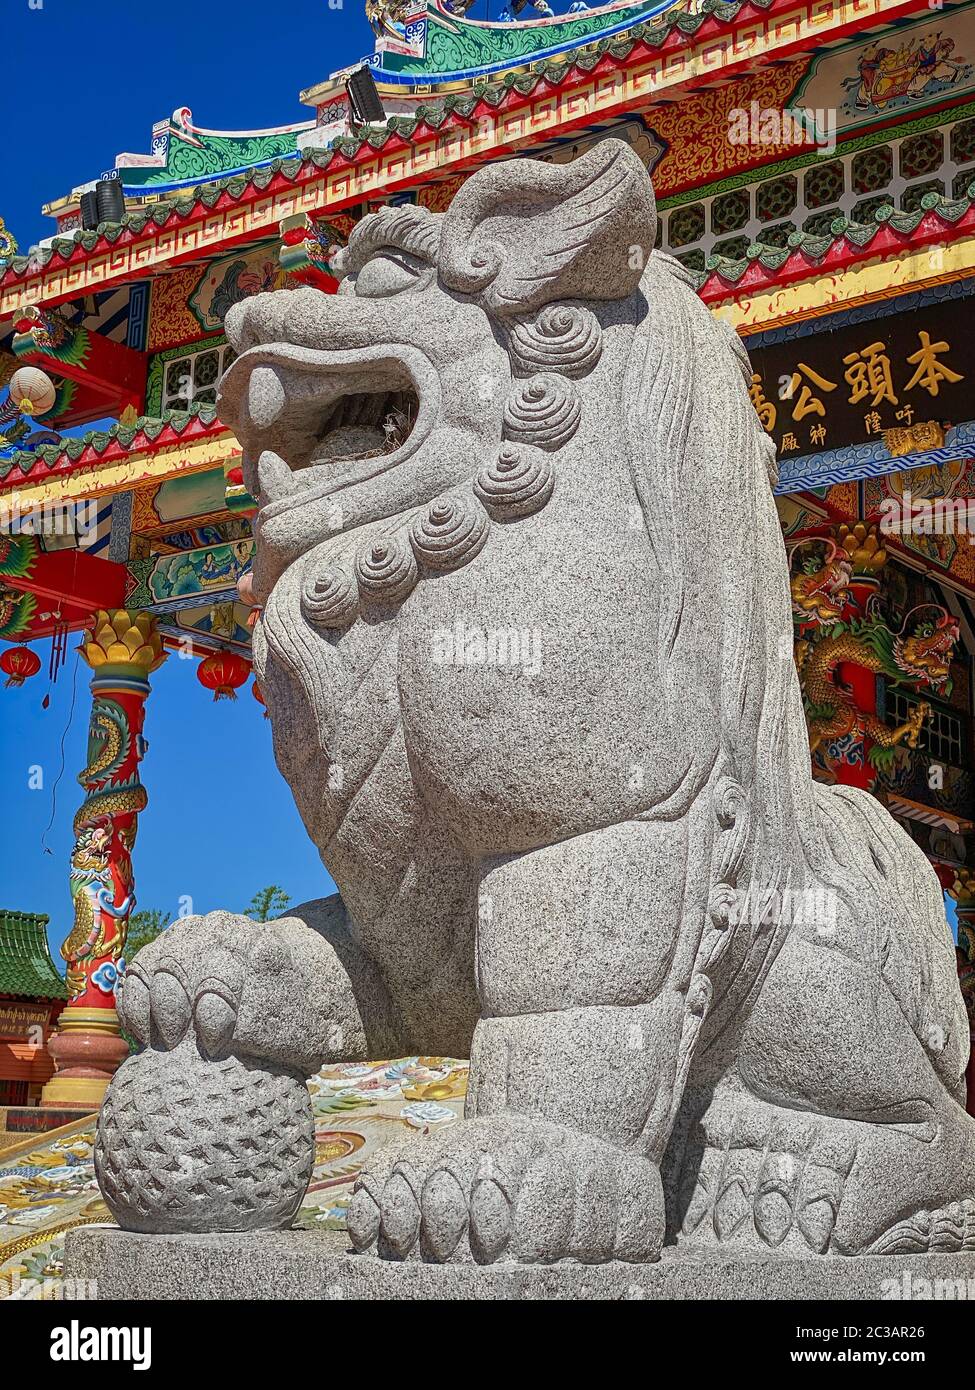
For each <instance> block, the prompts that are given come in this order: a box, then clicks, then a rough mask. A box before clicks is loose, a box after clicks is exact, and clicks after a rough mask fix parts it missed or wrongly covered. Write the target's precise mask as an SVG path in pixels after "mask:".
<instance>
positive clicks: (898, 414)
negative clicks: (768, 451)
mask: <svg viewBox="0 0 975 1390" xmlns="http://www.w3.org/2000/svg"><path fill="white" fill-rule="evenodd" d="M973 313H975V300H955V301H953V302H952V303H950V304H946V305H939V306H938V307H937V308H935V309H932V310H930V311H924V310H922V311H920V312H917V311H915V312H911V313H906V314H895V315H893V316H891V317H890V318H884V319H876V320H874V322H872V323H866V324H857V325H854V326H851V327H848V328H842V329H839V330H838V331H836V332H833V333H822V334H818V335H816V336H814V337H809V338H802V339H798V340H795V341H793V342H789V343H781V344H777V345H776V346H774V347H769V348H760V349H758V350H757V351H755V352H753V353H751V354H750V356H751V361H752V381H751V387H750V391H749V394H750V395H751V399H752V404H753V405H754V407H755V409H756V411H757V413H758V418H759V419H760V420H761V422H762V425H763V427H764V428H765V429H766V430H767V431H768V433H769V434H770V435H771V436H772V437H773V439H774V440H775V442H776V445H777V446H778V449H779V453H780V454H782V455H784V456H788V455H789V454H809V453H817V452H819V451H821V450H824V449H837V448H841V447H843V446H845V445H848V444H861V443H864V442H865V441H868V440H870V439H871V438H874V437H876V438H877V439H878V443H882V436H883V435H884V433H885V432H886V431H887V430H896V429H901V430H909V429H910V428H911V426H912V425H914V423H915V422H918V423H921V422H925V421H928V420H937V421H940V422H942V423H951V424H957V423H959V422H960V421H962V420H968V419H971V418H972V417H973V416H975V407H973V403H972V389H973V384H975V335H973V333H972V330H971V323H972V316H973Z"/></svg>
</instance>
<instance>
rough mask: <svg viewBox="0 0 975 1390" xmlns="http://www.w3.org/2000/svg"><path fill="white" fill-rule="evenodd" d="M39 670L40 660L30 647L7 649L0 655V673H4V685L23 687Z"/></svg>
mask: <svg viewBox="0 0 975 1390" xmlns="http://www.w3.org/2000/svg"><path fill="white" fill-rule="evenodd" d="M40 669H41V659H40V657H39V656H38V655H37V653H36V652H32V651H31V649H30V647H7V649H6V651H4V652H3V654H2V655H0V671H3V672H5V673H6V676H7V679H6V681H5V682H4V684H5V685H23V683H24V681H26V680H29V679H30V677H31V676H36V675H37V673H38V671H39V670H40Z"/></svg>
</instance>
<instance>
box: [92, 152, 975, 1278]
mask: <svg viewBox="0 0 975 1390" xmlns="http://www.w3.org/2000/svg"><path fill="white" fill-rule="evenodd" d="M655 235H656V212H655V205H654V198H653V192H652V189H651V186H650V181H649V179H648V177H647V174H646V171H645V170H644V168H643V166H642V165H641V163H640V162H639V160H638V159H637V158H636V156H635V155H633V153H632V152H631V151H630V150H629V149H628V147H627V146H626V145H624V144H622V143H620V142H618V141H616V140H612V139H607V140H605V141H603V142H602V143H600V144H599V145H597V146H596V147H595V148H594V149H593V150H592V151H591V152H590V153H588V154H586V155H585V156H584V157H582V158H580V159H578V160H576V161H575V162H574V163H572V164H568V165H548V164H544V163H540V162H536V161H532V160H511V161H509V162H505V163H499V164H494V165H492V166H489V167H486V168H483V169H481V170H480V171H479V172H477V173H476V174H474V175H473V176H472V177H471V178H470V179H469V180H468V181H467V182H466V183H465V184H464V185H463V187H462V188H461V189H460V191H459V192H458V193H457V195H456V196H455V198H454V200H453V203H452V204H451V206H450V208H449V209H448V211H447V212H446V213H444V214H442V215H434V214H432V213H430V212H428V211H427V210H425V209H423V208H419V207H414V206H400V207H384V208H382V209H380V210H379V211H378V212H375V213H373V214H371V215H369V216H367V217H364V218H363V219H362V220H361V221H360V222H359V223H358V224H357V226H356V227H355V230H354V231H353V233H352V235H351V237H350V238H349V244H348V247H347V248H346V249H345V250H344V251H343V252H342V253H341V257H340V264H339V267H338V268H339V270H340V272H341V275H342V279H341V283H340V285H339V289H338V293H337V294H335V295H326V294H324V293H321V292H319V291H317V290H313V289H297V290H290V291H279V292H276V293H272V294H260V295H257V296H256V297H254V298H251V299H249V300H247V301H246V302H244V303H242V304H238V305H236V306H235V307H234V308H233V309H232V310H231V311H230V313H229V314H228V316H227V332H228V336H229V338H230V341H231V342H232V344H233V346H234V347H235V349H236V351H237V353H238V354H239V356H238V357H237V360H236V361H235V362H234V364H233V365H232V367H231V368H230V370H229V372H228V374H227V375H226V377H225V379H224V382H223V386H222V414H223V418H224V419H225V420H226V421H227V422H228V423H230V424H231V425H232V426H233V428H234V429H235V431H236V432H237V435H238V437H239V439H240V441H241V443H242V446H243V450H244V471H245V479H246V481H247V484H248V486H249V488H250V490H251V492H252V493H253V495H254V496H255V497H256V498H257V500H258V503H259V507H260V510H259V512H258V515H257V520H256V537H257V557H256V563H255V569H254V576H253V591H254V597H255V599H256V601H257V603H258V604H259V605H260V617H259V620H258V622H257V624H256V627H255V629H254V654H255V665H256V669H257V674H258V678H259V680H260V684H261V688H262V690H263V692H264V695H265V698H266V701H267V708H268V710H269V713H270V717H271V722H272V727H273V734H274V746H275V754H276V758H277V762H278V765H279V767H280V769H281V771H282V773H283V774H284V776H285V777H286V778H287V780H288V782H289V784H290V785H291V788H292V789H293V792H294V796H295V799H296V801H297V804H298V807H299V809H300V812H301V815H302V818H303V820H304V823H305V825H306V826H307V829H308V832H309V834H310V835H311V837H312V839H313V840H314V842H315V844H316V845H317V846H318V848H319V850H320V852H321V856H322V859H323V861H324V863H325V864H326V865H327V866H328V869H329V871H330V872H331V874H332V875H333V877H334V879H335V882H336V884H337V885H338V886H339V888H340V890H341V896H336V897H332V898H327V899H325V900H324V901H320V902H314V903H310V904H308V905H307V906H305V907H303V908H301V909H299V910H298V911H296V912H294V913H292V914H290V915H289V916H287V917H284V918H282V919H281V920H279V921H277V922H272V923H269V924H267V925H266V926H263V927H258V926H255V924H253V923H252V922H250V921H246V920H245V919H238V918H234V917H232V916H230V915H229V914H221V913H217V914H212V915H211V916H209V917H206V918H202V919H189V920H186V921H183V922H180V923H178V924H177V925H175V926H173V927H172V928H171V929H170V930H169V931H168V932H166V933H164V935H163V936H162V937H161V938H160V940H159V941H158V942H156V943H155V944H153V945H151V946H149V947H147V948H145V949H144V950H143V951H142V952H140V954H139V957H138V960H137V961H136V962H135V963H134V965H133V967H132V968H131V969H130V971H129V973H128V977H127V979H126V981H125V983H124V985H123V987H122V991H121V994H120V1000H119V1007H120V1011H121V1013H122V1016H123V1019H124V1022H125V1023H126V1025H127V1027H128V1028H129V1029H130V1030H131V1031H132V1032H133V1033H134V1034H136V1035H137V1036H138V1037H139V1038H141V1039H143V1040H144V1041H145V1042H146V1043H147V1048H146V1050H145V1051H144V1052H143V1053H141V1054H140V1055H137V1056H135V1057H133V1058H132V1059H130V1060H129V1061H128V1062H127V1063H126V1064H125V1065H124V1066H123V1067H122V1069H121V1070H120V1072H119V1073H118V1075H117V1077H116V1078H115V1080H114V1082H113V1084H112V1087H111V1089H110V1091H109V1095H108V1098H107V1101H106V1104H105V1106H104V1108H103V1112H102V1118H101V1127H100V1137H99V1150H98V1152H99V1157H98V1164H99V1175H100V1179H101V1182H102V1187H103V1190H104V1192H105V1195H106V1198H107V1200H108V1201H109V1204H110V1206H112V1208H113V1210H114V1211H115V1212H116V1214H117V1216H118V1219H119V1220H120V1223H121V1224H122V1225H123V1226H127V1227H129V1228H132V1229H136V1230H150V1231H160V1230H233V1229H245V1228H252V1227H261V1226H264V1227H267V1226H275V1225H282V1224H287V1222H288V1221H289V1220H290V1218H291V1216H292V1215H293V1213H294V1210H295V1207H296V1206H297V1203H298V1201H300V1198H301V1194H302V1191H303V1188H304V1184H305V1182H306V1181H307V1176H308V1172H309V1171H310V1163H311V1149H312V1141H313V1134H312V1130H311V1117H310V1111H309V1110H308V1103H307V1096H306V1092H305V1087H304V1079H305V1078H306V1077H307V1076H309V1075H310V1074H312V1073H313V1072H314V1071H315V1070H316V1069H317V1068H318V1067H319V1066H320V1065H321V1064H322V1063H323V1062H325V1061H333V1062H334V1061H343V1060H362V1059H366V1058H375V1057H391V1056H399V1055H403V1054H405V1053H411V1052H412V1053H416V1052H420V1053H446V1054H451V1055H455V1056H467V1055H469V1056H470V1058H471V1072H470V1090H469V1094H468V1098H467V1104H466V1112H465V1116H464V1118H463V1119H462V1120H461V1121H459V1122H458V1123H457V1124H455V1125H453V1126H451V1127H449V1128H448V1129H446V1130H444V1131H441V1132H439V1133H438V1134H436V1135H435V1136H417V1137H416V1138H413V1139H410V1140H405V1141H403V1142H402V1143H398V1144H396V1145H394V1146H391V1147H390V1148H389V1149H388V1150H386V1151H384V1152H382V1153H381V1154H380V1155H379V1156H378V1158H376V1159H375V1160H373V1161H372V1162H371V1164H370V1166H369V1167H367V1169H366V1170H365V1171H364V1172H363V1174H362V1176H361V1177H360V1179H359V1180H358V1183H357V1186H356V1189H355V1192H354V1195H353V1198H352V1201H351V1205H350V1209H349V1214H348V1227H349V1233H350V1236H351V1240H352V1243H353V1244H354V1246H355V1247H356V1249H357V1250H359V1251H370V1252H376V1253H378V1255H379V1256H381V1257H384V1258H389V1259H397V1260H425V1261H434V1262H447V1261H467V1262H470V1261H472V1260H473V1261H477V1262H480V1263H492V1262H535V1263H539V1262H541V1263H546V1262H553V1263H554V1262H556V1261H559V1260H563V1259H566V1258H572V1259H576V1260H580V1261H587V1262H597V1261H606V1260H625V1261H650V1260H654V1259H656V1258H657V1256H658V1255H659V1253H660V1251H661V1247H662V1246H663V1245H664V1244H665V1243H667V1244H672V1243H674V1242H677V1243H679V1244H680V1243H684V1244H687V1245H690V1246H693V1247H699V1248H702V1249H711V1248H713V1249H715V1250H718V1249H721V1250H727V1251H729V1252H730V1253H734V1252H735V1251H738V1250H741V1251H743V1252H753V1253H754V1252H768V1251H771V1250H777V1251H779V1252H781V1253H785V1254H790V1255H793V1256H804V1257H809V1258H817V1257H822V1256H830V1257H835V1256H844V1255H852V1254H864V1253H868V1252H878V1253H888V1254H889V1253H897V1252H900V1251H927V1250H941V1251H952V1250H959V1249H966V1250H968V1249H971V1248H973V1247H975V1202H973V1195H975V1121H973V1120H972V1119H971V1118H970V1117H969V1116H968V1115H966V1113H965V1111H964V1108H963V1074H964V1070H965V1065H966V1061H967V1057H968V1050H969V1031H968V1026H967V1023H966V1018H965V1013H964V1009H963V1006H962V1000H961V995H960V991H959V988H958V983H957V979H956V973H955V964H954V953H953V950H952V944H951V938H950V933H949V931H948V928H947V925H946V921H945V914H944V910H943V903H942V895H941V891H940V889H939V886H938V883H937V880H936V878H935V875H934V873H933V871H932V869H931V868H930V866H929V865H928V863H927V861H926V860H925V858H924V856H923V855H922V854H921V852H920V850H918V849H917V848H916V846H915V845H914V844H913V843H912V841H911V840H910V839H909V838H908V836H907V835H906V834H904V833H903V832H902V831H901V830H900V829H899V828H898V826H897V825H896V824H895V823H894V821H893V820H892V819H891V817H890V816H889V815H888V813H887V812H886V810H884V809H883V808H882V807H881V806H880V805H879V804H878V802H877V801H875V800H874V799H872V798H871V797H870V796H869V795H866V794H865V793H862V792H859V791H856V790H852V789H850V788H847V787H826V786H821V785H817V784H816V783H814V781H813V780H812V778H811V775H810V763H809V752H808V746H807V739H806V728H805V723H804V719H803V711H802V705H801V700H800V694H799V684H798V679H797V676H796V671H795V668H794V664H793V660H792V620H791V613H790V594H789V579H788V567H787V563H786V556H785V549H784V545H783V540H782V536H781V533H780V528H779V525H778V521H777V517H776V512H775V507H774V504H773V498H772V488H771V484H770V479H771V478H773V476H774V448H773V446H772V445H771V443H770V441H769V439H768V438H767V437H766V435H765V434H764V432H763V430H762V429H761V426H760V424H759V422H758V420H757V418H756V416H755V413H754V410H753V408H752V406H751V404H750V402H749V398H748V392H747V381H748V379H749V374H748V362H747V357H746V355H745V353H744V351H743V349H742V348H741V346H740V345H739V342H738V339H737V337H736V336H735V334H734V333H733V332H731V331H730V330H729V329H728V327H727V326H726V325H724V324H722V323H720V322H717V321H716V320H715V319H714V318H713V317H712V316H711V314H710V313H709V312H708V310H707V309H706V308H705V307H704V305H703V304H702V303H701V302H700V300H699V299H698V297H697V295H696V294H695V292H694V289H693V287H692V286H691V284H689V283H688V279H687V276H686V274H685V272H684V271H683V269H682V267H681V266H680V265H679V264H678V263H676V262H675V261H673V260H671V259H670V258H668V257H667V256H666V255H663V254H661V253H660V252H658V251H654V249H653V247H654V240H655ZM259 814H260V812H259V808H258V815H259ZM150 1141H151V1144H152V1145H155V1146H156V1147H155V1148H153V1149H152V1152H156V1151H157V1150H158V1148H159V1146H160V1145H161V1146H162V1148H163V1149H164V1150H165V1151H166V1152H167V1153H170V1154H171V1155H172V1161H171V1162H170V1163H168V1164H164V1163H157V1164H155V1165H154V1166H153V1165H150V1164H149V1163H148V1161H147V1162H145V1163H144V1164H143V1165H142V1168H141V1170H140V1163H141V1162H142V1160H138V1159H137V1158H134V1155H137V1154H138V1153H139V1152H141V1150H142V1148H144V1147H146V1146H150V1147H151V1145H150ZM133 1164H134V1169H135V1174H136V1176H135V1178H133V1177H132V1173H133ZM163 1170H164V1171H163ZM140 1171H141V1173H142V1177H141V1179H140V1178H139V1173H140ZM147 1171H151V1173H152V1178H151V1181H150V1182H149V1183H148V1184H147V1182H146V1180H145V1174H146V1172H147Z"/></svg>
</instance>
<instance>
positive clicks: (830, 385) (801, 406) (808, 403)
mask: <svg viewBox="0 0 975 1390" xmlns="http://www.w3.org/2000/svg"><path fill="white" fill-rule="evenodd" d="M803 372H805V374H806V376H808V378H809V380H810V381H811V382H812V383H813V385H814V386H818V387H819V389H820V390H821V391H835V390H836V382H835V381H827V380H826V378H825V377H823V376H820V375H819V373H818V372H814V371H813V369H812V367H809V366H807V365H806V363H805V362H800V363H799V365H798V366H797V367H796V370H795V371H794V372H793V374H792V380H791V382H790V383H789V396H790V398H791V397H792V396H793V395H794V394H795V390H796V387H797V386H798V385H799V383H800V382H801V381H802V373H803ZM825 414H826V407H825V406H824V405H823V403H822V401H821V400H820V399H819V397H818V396H814V395H813V393H812V391H810V389H809V387H808V386H807V385H806V384H805V382H803V384H802V390H801V391H800V392H799V399H798V400H797V401H796V404H795V408H794V410H793V412H792V418H793V420H796V421H799V420H804V419H805V418H806V416H807V415H825Z"/></svg>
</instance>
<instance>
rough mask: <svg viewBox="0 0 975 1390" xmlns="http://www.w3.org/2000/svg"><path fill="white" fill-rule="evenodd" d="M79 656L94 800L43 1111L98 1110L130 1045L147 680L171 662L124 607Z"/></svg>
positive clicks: (83, 842) (76, 862) (145, 625)
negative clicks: (123, 985)
mask: <svg viewBox="0 0 975 1390" xmlns="http://www.w3.org/2000/svg"><path fill="white" fill-rule="evenodd" d="M91 622H92V625H91V628H90V629H89V631H88V632H87V633H86V634H85V641H84V642H83V644H82V646H81V648H80V650H81V653H82V656H83V657H84V659H85V661H86V662H87V663H88V665H89V666H90V667H91V668H92V670H93V672H94V676H93V679H92V682H91V693H92V707H91V722H90V725H89V731H88V760H87V765H86V767H85V768H84V771H83V772H82V773H81V774H80V775H79V778H78V780H79V781H80V782H81V784H82V786H83V787H84V789H85V792H86V797H85V801H84V803H83V804H82V806H81V808H80V810H79V811H78V813H77V815H76V816H75V818H74V833H75V844H74V849H73V850H72V854H71V897H72V901H73V903H74V926H73V927H72V930H71V933H70V935H69V936H68V939H67V941H65V943H64V945H63V946H62V947H61V955H62V956H63V957H64V960H65V961H66V963H67V982H68V1004H67V1007H66V1008H65V1009H64V1012H63V1013H62V1014H61V1018H60V1021H59V1026H58V1032H57V1034H56V1035H55V1036H54V1037H53V1038H52V1040H51V1043H50V1050H51V1055H52V1056H53V1057H54V1060H55V1062H56V1064H57V1068H58V1070H57V1073H56V1075H55V1076H54V1077H53V1078H52V1079H51V1081H49V1082H48V1084H47V1085H46V1086H45V1087H44V1092H43V1098H42V1104H43V1105H47V1106H54V1107H57V1108H58V1109H78V1110H84V1111H91V1110H97V1109H98V1106H99V1105H100V1104H101V1100H102V1097H103V1096H104V1094H105V1089H106V1087H107V1086H108V1083H109V1081H110V1080H111V1078H112V1075H113V1074H114V1072H115V1071H116V1070H117V1069H118V1067H119V1066H120V1064H121V1063H122V1062H123V1061H124V1059H125V1056H126V1054H127V1052H128V1046H127V1044H126V1043H125V1041H124V1039H123V1038H122V1037H121V1033H120V1028H119V1020H118V1014H117V1013H116V1011H115V986H116V984H117V982H118V979H119V977H120V973H121V971H122V970H124V957H125V940H126V935H127V931H128V920H129V915H130V913H131V911H132V908H133V906H134V904H135V878H134V875H133V871H132V849H133V847H134V845H135V837H136V830H137V827H138V819H139V813H140V811H142V810H143V809H144V808H145V805H146V801H147V799H148V798H147V796H146V791H145V788H144V787H143V786H142V784H141V783H140V781H139V764H140V762H141V761H142V755H143V753H144V752H145V747H146V745H145V740H144V739H143V736H142V725H143V719H144V717H145V708H144V706H145V700H146V696H147V695H148V694H149V688H150V687H149V679H148V678H149V674H150V672H152V671H154V670H156V668H157V667H158V666H160V665H161V664H162V662H163V661H164V660H165V655H166V654H165V652H164V651H163V649H162V641H161V639H160V637H159V633H158V631H157V629H156V620H155V618H154V617H153V616H152V614H151V613H146V612H142V611H138V612H130V611H129V610H128V609H125V608H116V609H112V610H110V611H105V610H102V611H100V612H98V613H96V614H94V616H93V617H92V620H91Z"/></svg>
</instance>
